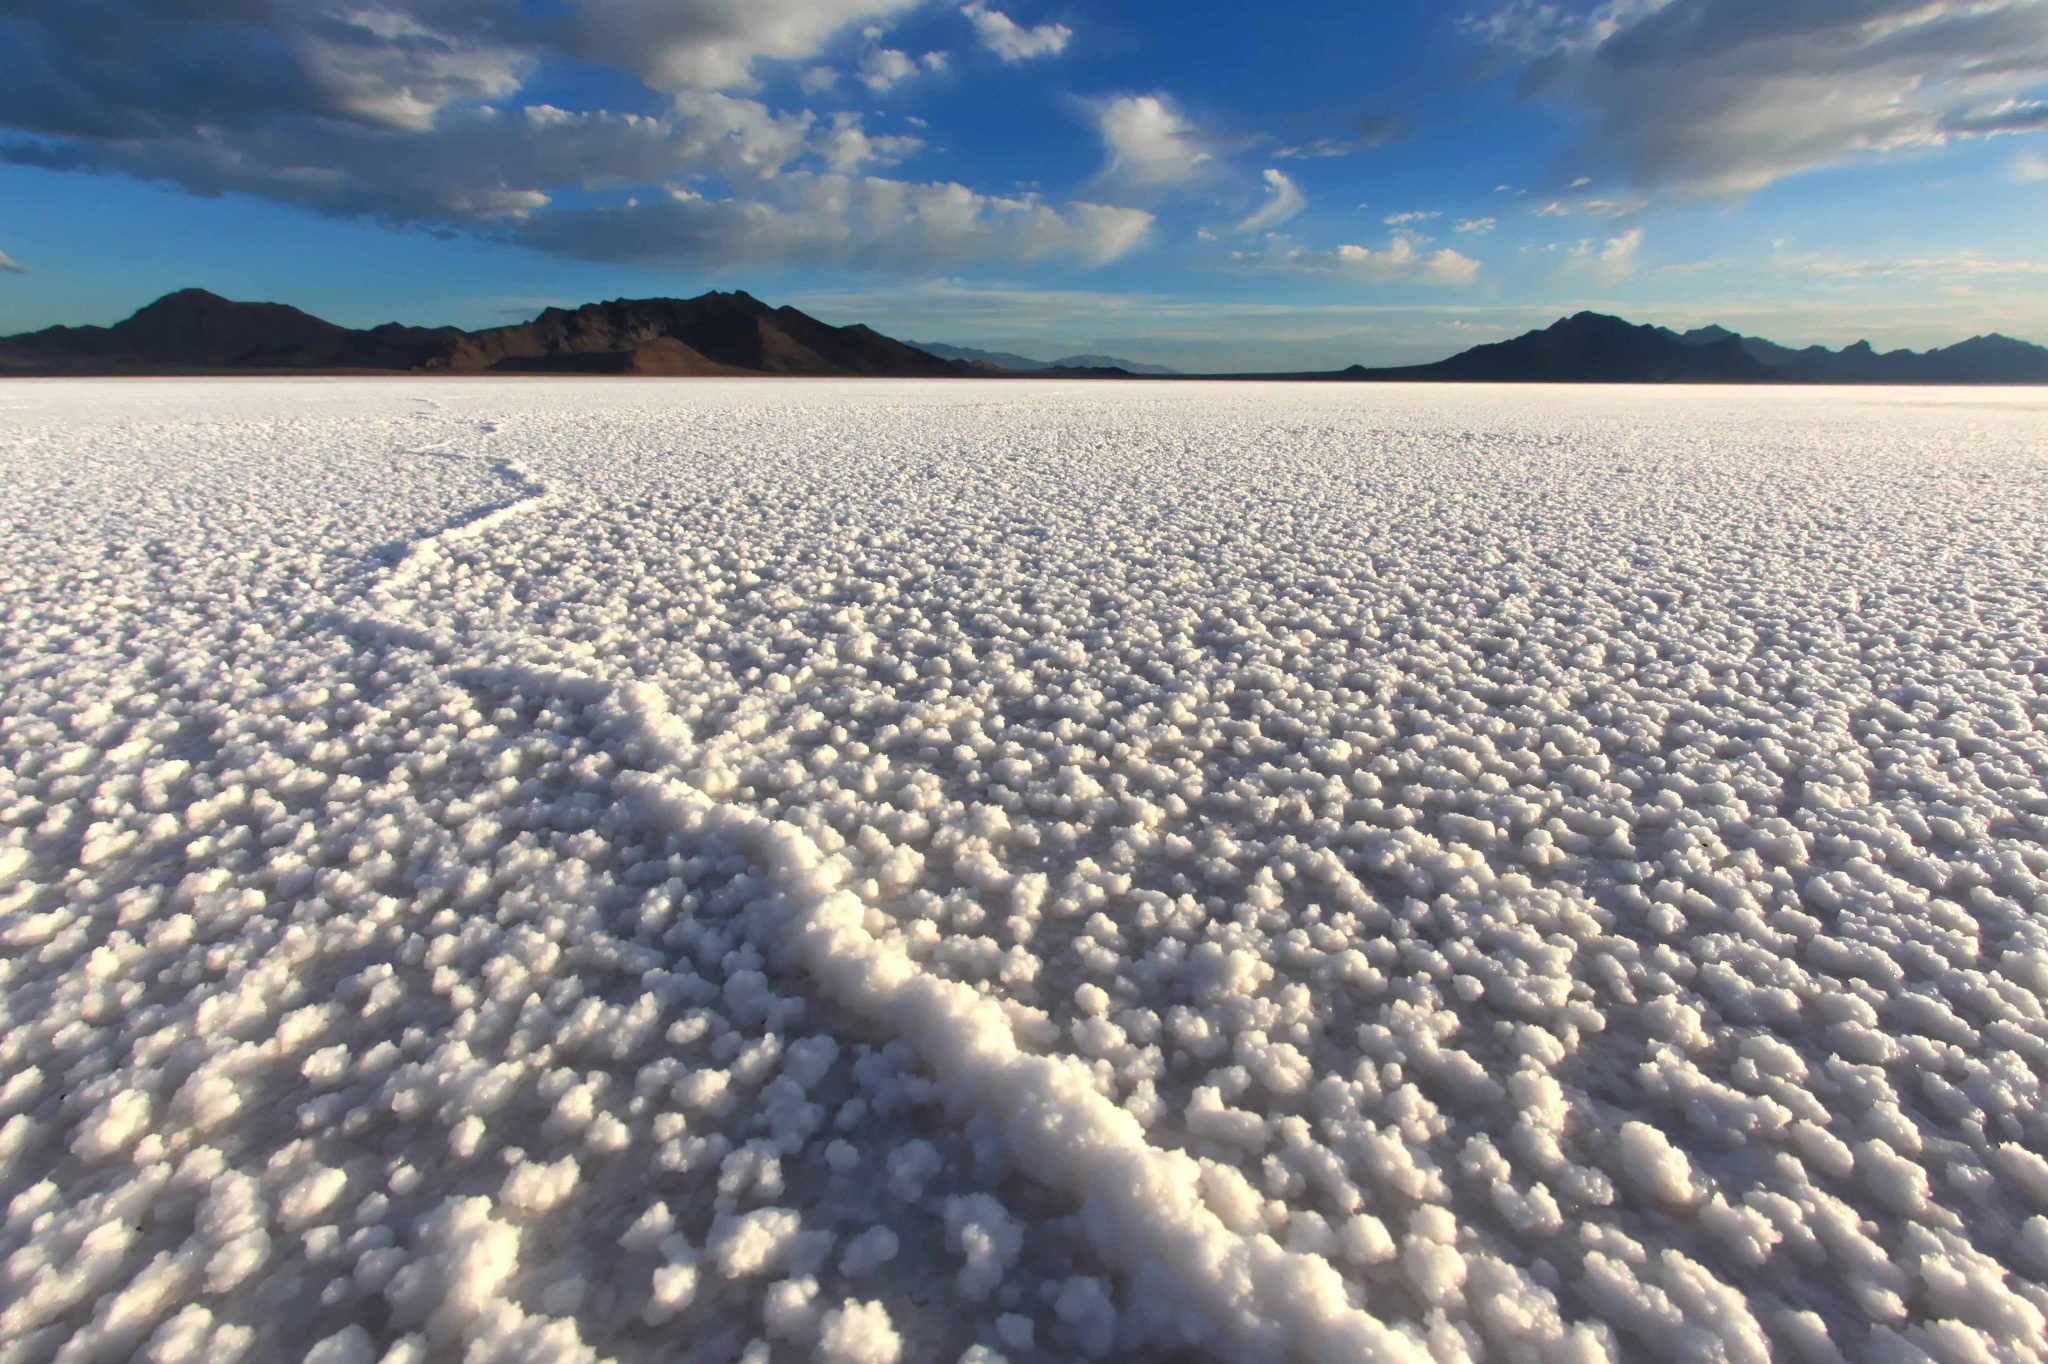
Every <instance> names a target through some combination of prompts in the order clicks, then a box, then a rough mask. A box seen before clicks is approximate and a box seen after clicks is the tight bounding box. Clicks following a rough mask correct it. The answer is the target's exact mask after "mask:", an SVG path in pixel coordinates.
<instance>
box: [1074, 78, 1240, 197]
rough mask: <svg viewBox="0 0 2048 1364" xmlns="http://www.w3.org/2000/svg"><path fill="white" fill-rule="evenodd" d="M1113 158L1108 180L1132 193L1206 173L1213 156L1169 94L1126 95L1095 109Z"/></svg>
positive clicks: (1104, 173)
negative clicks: (1132, 190) (1169, 97)
mask: <svg viewBox="0 0 2048 1364" xmlns="http://www.w3.org/2000/svg"><path fill="white" fill-rule="evenodd" d="M1094 112H1095V129H1096V132H1097V133H1098V134H1100V136H1101V138H1102V146H1103V151H1104V152H1105V154H1106V155H1107V158H1108V159H1107V161H1105V163H1104V165H1103V168H1102V177H1103V179H1104V180H1105V181H1106V182H1108V183H1111V184H1114V185H1117V186H1120V187H1122V188H1126V189H1134V190H1144V189H1159V188H1164V187H1167V186H1171V185H1178V184H1184V183H1186V182H1187V181H1189V180H1193V179H1195V178H1196V177H1198V176H1201V175H1203V174H1206V173H1207V172H1208V171H1209V169H1210V168H1211V162H1212V160H1213V158H1212V157H1211V155H1210V153H1209V151H1208V149H1207V148H1205V147H1204V146H1203V145H1202V137H1201V134H1200V132H1199V131H1198V130H1197V129H1196V128H1195V127H1194V125H1192V124H1191V123H1189V122H1188V121H1187V119H1186V118H1185V117H1184V116H1183V115H1182V114H1181V112H1180V110H1179V109H1178V108H1177V107H1176V106H1175V105H1174V103H1173V101H1171V100H1170V99H1168V98H1167V97H1166V96H1164V95H1122V96H1118V97H1117V98H1115V99H1109V100H1103V101H1102V102H1100V103H1099V104H1097V105H1096V106H1095V109H1094Z"/></svg>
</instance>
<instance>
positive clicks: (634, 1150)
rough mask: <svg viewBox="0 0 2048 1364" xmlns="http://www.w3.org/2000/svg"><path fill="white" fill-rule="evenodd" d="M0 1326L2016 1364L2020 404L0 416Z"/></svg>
mask: <svg viewBox="0 0 2048 1364" xmlns="http://www.w3.org/2000/svg"><path fill="white" fill-rule="evenodd" d="M0 574H4V597H0V620H4V636H0V756H4V759H5V763H4V768H5V771H4V773H0V840H4V841H0V1023H4V1034H0V1208H4V1217H5V1222H4V1228H0V1361H10V1362H11V1361H30V1360H56V1361H65V1362H66V1364H70V1362H72V1361H87V1360H118V1359H124V1358H129V1357H131V1356H132V1357H135V1358H140V1359H147V1360H155V1361H175V1360H190V1361H202V1360H203V1361H229V1360H234V1359H242V1360H248V1361H259V1360H279V1359H288V1358H297V1357H300V1356H304V1357H306V1358H308V1359H311V1360H315V1361H318V1362H319V1364H367V1362H368V1361H376V1360H380V1359H381V1360H387V1361H393V1364H396V1362H397V1361H407V1360H440V1359H450V1360H454V1359H461V1360H470V1361H477V1362H478V1364H484V1362H486V1361H528V1360H530V1361H573V1360H596V1359H616V1360H621V1361H641V1360H645V1361H656V1360H659V1361H679V1360H683V1361H695V1360H705V1361H709V1360H725V1359H734V1358H740V1359H746V1360H750V1361H759V1360H767V1359H778V1360H803V1359H818V1360H824V1361H831V1362H833V1364H895V1362H896V1361H899V1360H900V1361H905V1362H906V1364H907V1362H908V1361H926V1360H932V1361H944V1362H945V1364H951V1361H954V1360H966V1361H982V1362H983V1364H987V1362H989V1361H995V1360H998V1359H1008V1360H1011V1361H1024V1360H1039V1359H1060V1360H1065V1359H1075V1358H1080V1357H1089V1356H1092V1357H1099V1358H1116V1359H1131V1360H1160V1361H1164V1360H1194V1359H1205V1358H1206V1359H1217V1360H1244V1361H1260V1362H1262V1364H1264V1362H1266V1361H1278V1360H1284V1359H1300V1360H1310V1361H1328V1362H1330V1364H1334V1362H1335V1361H1354V1360H1363V1361H1371V1360H1384V1361H1421V1360H1438V1361H1446V1364H1448V1361H1454V1360H1465V1359H1487V1360H1503V1361H1552V1360H1555V1361H1594V1360H1614V1361H1622V1360H1639V1359H1657V1360H1670V1361H1674V1364H1682V1362H1684V1361H1713V1360H1727V1361H1759V1360H1766V1359H1784V1360H1797V1361H1824V1360H1835V1359H1849V1360H1857V1361H1881V1362H1882V1361H1909V1360H1921V1359H1929V1358H1931V1359H1935V1360H1940V1361H1955V1362H1957V1364H1961V1362H1962V1361H1980V1360H2025V1359H2037V1358H2040V1357H2041V1356H2042V1353H2043V1344H2042V1342H2043V1322H2044V1313H2048V1287H2044V1285H2048V1160H2044V1158H2043V1153H2044V1152H2048V1095H2044V1090H2043V1085H2044V1081H2048V1012H2044V1005H2048V787H2044V783H2048V394H2042V393H2039V392H2032V393H2027V392H2007V393H1993V392H1976V393H1960V392H1955V393H1937V392H1910V393H1909V392H1853V393H1852V392H1769V393H1757V392H1728V391H1713V390H1686V391H1670V390H1660V391H1649V392H1643V391H1636V392H1630V391H1619V390H1606V391H1603V390H1549V391H1512V390H1477V389H1447V388H1424V389H1405V388H1343V387H1325V388H1288V387H1277V386H1275V387H1234V386H1207V385H1203V386H1196V385H1173V386H1115V385H1088V386H1073V387H1065V386H1059V385H1054V384H1043V385H1031V386H1011V385H1002V384H973V383H954V384H932V385H907V384H906V385H897V384H881V383H864V384H826V383H789V384H781V383H770V382H732V383H722V382H694V383H681V384H661V383H648V382H642V383H631V384H613V383H606V382H600V381H587V382H563V383H555V382H538V381H536V382H519V383H497V382H490V381H477V382H467V383H439V384H421V383H409V382H371V381H304V382H299V381H292V382H284V381H266V382H245V383H225V382H221V383H216V382H203V383H199V382H192V383H152V382H124V383H106V384H98V383H52V384H43V383H31V382H15V383H10V384H8V385H6V386H5V387H0Z"/></svg>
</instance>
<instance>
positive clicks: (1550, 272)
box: [0, 0, 2048, 369]
mask: <svg viewBox="0 0 2048 1364" xmlns="http://www.w3.org/2000/svg"><path fill="white" fill-rule="evenodd" d="M0 76H4V78H0V331H13V330H22V329H27V328H31V327H36V326H42V325H46V324H49V323H53V322H60V321H62V322H86V321H92V322H108V321H112V320H115V319H117V318H119V317H121V316H123V315H125V314H126V313H128V312H130V311H132V310H133V309H134V308H135V307H136V306H138V305H139V304H141V303H143V302H145V301H147V300H148V299H150V298H153V297H155V296H157V295H158V294H161V293H164V292H167V291H168V290H170V289H173V288H178V287H182V286H186V285H199V286H202V287H206V288H210V289H213V290H215V291H217V292H220V293H223V294H227V295H229V296H231V297H237V298H266V299H277V300H280V301H284V302H290V303H295V304H297V305H299V306H301V307H305V308H307V309H309V310H311V311H314V312H317V313H320V314H322V315H323V316H327V317H331V318H333V319H334V320H336V321H340V322H345V323H350V324H356V325H367V324H371V323H376V322H380V321H386V320H391V319H398V320H402V321H408V322H421V323H442V322H453V323H458V324H461V325H465V326H479V325H490V324H494V323H499V322H504V321H510V320H515V319H518V318H522V317H526V316H530V315H531V314H532V313H533V312H535V311H537V310H538V309H539V308H540V307H542V306H545V305H547V304H550V303H560V304H574V303H579V302H583V301H586V300H590V299H594V298H609V297H618V296H638V295H647V294H689V293H696V292H699V291H701V290H703V289H706V288H714V287H717V288H733V287H744V288H747V289H750V290H752V291H753V292H755V293H757V294H759V295H761V296H762V297H764V298H768V299H770V300H772V301H776V302H791V303H795V304H797V305H798V306H800V307H804V308H806V309H808V310H810V311H813V312H815V313H817V314H818V315H820V316H822V317H825V318H826V319H828V320H831V321H837V322H849V321H856V320H859V321H866V322H869V323H871V324H873V325H875V326H878V327H880V328H882V329H883V330H885V331H889V332H891V333H893V334H896V335H899V336H908V337H915V338H920V339H926V340H938V341H950V342H954V343H957V344H970V345H980V346H988V347H1000V348H1005V349H1013V350H1019V351H1024V352H1026V353H1032V354H1040V355H1053V354H1058V353H1066V352H1072V351H1078V350H1094V351H1109V352H1112V353H1116V354H1121V355H1126V356H1130V357H1132V358H1135V359H1141V360H1153V361H1160V362H1164V363H1167V364H1173V365H1178V366H1180V367H1182V368H1189V369H1215V368H1294V367H1307V366H1336V365H1343V364H1349V363H1352V362H1354V361H1363V362H1366V363H1389V362H1400V361H1405V360H1421V359H1431V358H1435V357H1437V356H1440V355H1444V354H1447V353H1450V352H1451V351H1454V350H1457V349H1460V348H1462V347H1463V346H1465V345H1469V344H1472V343H1474V342H1477V341H1482V340H1491V339H1496V338H1498V337H1501V336H1505V335H1510V334H1513V333H1515V332H1518V331H1521V330H1524V329H1526V328H1527V327H1530V326H1536V325H1542V324H1544V323H1547V322H1548V321H1550V320H1552V319H1553V318H1555V317H1556V316H1558V315H1559V314H1560V313H1563V312H1567V311H1573V310H1576V309H1578V308H1581V307H1594V308H1599V309H1603V310H1606V311H1613V312H1619V313H1622V314H1624V315H1626V316H1629V317H1632V318H1635V319H1637V320H1643V321H1656V322H1664V323H1668V324H1671V325H1679V326H1684V325H1697V324H1699V323H1704V322H1709V321H1718V322H1722V323H1725V324H1727V325H1730V326H1734V327H1737V328H1739V329H1742V330H1745V331H1751V332H1755V333H1757V334H1760V335H1766V336H1770V337H1773V338H1775V339H1779V340H1782V341H1786V342H1790V343H1804V342H1808V341H1824V342H1827V343H1830V344H1841V343H1844V342H1847V341H1850V340H1854V339H1856V338H1858V337H1864V336H1868V337H1870V338H1871V339H1873V340H1874V341H1876V342H1877V343H1878V344H1879V345H1880V346H1892V345H1912V346H1925V345H1930V344H1943V343H1947V342H1950V341H1954V340H1957V339H1960V338H1962V337H1964V336H1967V335H1970V334H1972V333H1975V332H1980V331H1988V330H2001V331H2005V332H2009V333H2012V334H2016V335H2021V336H2027V337H2030V338H2033V339H2038V340H2042V341H2048V249H2044V247H2043V245H2042V240H2043V235H2044V234H2043V233H2042V232H2041V230H2040V226H2039V224H2040V222H2041V220H2042V218H2043V215H2044V211H2048V137H2044V136H2043V135H2042V134H2043V132H2044V131H2048V99H2044V96H2048V3H2043V0H1826V2H1825V3H1820V2H1819V0H1814V2H1812V3H1787V2H1786V0H1774V2H1773V3H1765V2H1764V0H1613V2H1612V3H1607V4H1599V5H1574V4H1571V3H1554V4H1545V3H1530V0H1476V2H1475V3H1474V4H1472V5H1471V6H1470V7H1469V8H1459V7H1457V6H1455V5H1453V6H1450V7H1444V6H1439V5H1436V4H1429V3H1397V2H1395V0H1386V2H1384V3H1376V4H1362V3H1358V2H1357V0H1351V3H1334V2H1331V0H1314V2H1313V3H1293V4H1286V5H1270V6H1248V5H1243V4H1223V3H1217V2H1216V0H1178V3H1173V4H1167V3H1154V2H1153V0H1125V3H1120V4H1116V5H1103V4H1086V3H1057V2H1056V0H981V2H980V3H968V4H962V3H959V0H924V2H920V0H179V2H178V3H177V4H166V3H162V2H161V0H0Z"/></svg>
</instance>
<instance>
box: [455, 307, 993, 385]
mask: <svg viewBox="0 0 2048 1364" xmlns="http://www.w3.org/2000/svg"><path fill="white" fill-rule="evenodd" d="M426 367H427V368H429V369H445V370H453V371H457V372H477V371H481V370H580V371H595V372H609V373H657V374H814V375H852V374H864V375H878V376H886V377H892V378H922V377H931V378H939V377H943V376H947V375H952V374H958V373H960V372H961V371H960V367H959V366H958V365H955V364H953V363H951V362H949V361H946V360H941V359H940V358H939V357H937V356H935V355H928V354H926V353H925V352H924V351H921V350H918V349H916V348H915V347H913V346H907V345H905V344H903V343H902V342H901V341H894V340H891V339H890V338H889V337H886V336H883V335H882V334H881V333H880V332H877V331H875V330H873V329H872V328H869V327H864V326H859V325H855V326H851V327H833V326H828V325H826V324H825V323H823V322H820V321H818V319H816V318H814V317H811V316H809V315H808V314H806V313H801V312H798V311H797V310H796V309H795V308H771V307H769V306H768V305H767V304H765V303H763V302H761V301H760V300H759V299H757V298H755V297H754V296H753V295H751V294H747V293H730V294H724V293H709V294H704V295H702V296H701V297H698V298H687V299H676V298H649V299H615V300H613V301H612V302H609V303H587V304H585V305H584V306H582V307H581V308H578V309H576V310H575V311H574V312H569V311H566V310H564V309H561V308H550V309H548V310H547V311H546V312H544V313H542V314H541V315H540V316H539V317H537V318H535V319H534V320H533V321H531V322H523V323H520V324H519V325H517V326H511V327H493V328H491V329H490V330H488V331H480V332H472V333H470V334H468V335H467V336H465V337H463V338H462V340H460V341H459V342H457V343H456V344H455V345H454V346H453V347H452V348H450V349H449V350H448V351H447V352H445V353H443V354H440V355H436V356H434V357H433V358H432V359H430V360H429V361H428V362H427V365H426Z"/></svg>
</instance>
